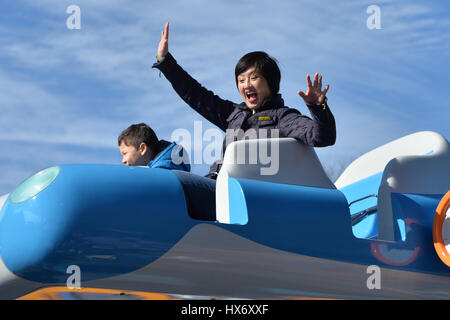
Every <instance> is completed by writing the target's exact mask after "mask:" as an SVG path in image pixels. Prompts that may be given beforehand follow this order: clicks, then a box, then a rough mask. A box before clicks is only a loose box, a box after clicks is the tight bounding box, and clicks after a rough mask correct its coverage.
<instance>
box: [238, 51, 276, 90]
mask: <svg viewBox="0 0 450 320" xmlns="http://www.w3.org/2000/svg"><path fill="white" fill-rule="evenodd" d="M249 68H255V69H256V70H257V71H259V72H261V75H262V76H263V77H264V78H265V79H266V81H267V84H268V85H269V89H270V91H271V93H272V94H273V95H275V94H277V93H278V91H279V90H280V81H281V72H280V68H279V67H278V63H277V61H276V60H275V58H272V57H271V56H269V55H268V54H267V53H265V52H264V51H253V52H249V53H247V54H246V55H244V56H243V57H242V58H241V59H239V61H238V62H237V64H236V68H235V69H234V74H235V77H236V79H235V80H236V86H237V85H238V76H239V75H240V74H241V73H243V72H245V71H246V70H248V69H249Z"/></svg>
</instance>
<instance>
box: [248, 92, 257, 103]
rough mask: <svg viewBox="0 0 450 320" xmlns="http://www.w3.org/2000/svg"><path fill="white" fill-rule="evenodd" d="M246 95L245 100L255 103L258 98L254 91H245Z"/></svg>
mask: <svg viewBox="0 0 450 320" xmlns="http://www.w3.org/2000/svg"><path fill="white" fill-rule="evenodd" d="M246 96H247V101H248V102H250V103H255V102H256V100H257V98H258V95H257V94H256V92H247V93H246Z"/></svg>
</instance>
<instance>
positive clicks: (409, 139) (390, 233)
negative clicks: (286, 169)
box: [335, 131, 450, 241]
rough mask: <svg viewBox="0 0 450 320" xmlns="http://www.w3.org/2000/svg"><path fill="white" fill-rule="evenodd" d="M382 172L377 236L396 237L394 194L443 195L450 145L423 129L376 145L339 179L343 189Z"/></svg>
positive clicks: (449, 173) (448, 185) (449, 178)
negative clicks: (393, 209) (392, 200)
mask: <svg viewBox="0 0 450 320" xmlns="http://www.w3.org/2000/svg"><path fill="white" fill-rule="evenodd" d="M379 172H383V175H382V178H381V183H380V186H379V189H378V238H379V239H383V240H392V241H393V240H394V217H393V214H392V203H391V193H393V192H394V193H416V194H444V193H445V192H447V190H449V189H450V146H449V143H448V141H447V140H446V139H445V138H444V137H443V136H442V135H440V134H438V133H436V132H432V131H421V132H417V133H413V134H410V135H408V136H405V137H402V138H400V139H397V140H394V141H392V142H390V143H387V144H385V145H383V146H381V147H379V148H376V149H374V150H372V151H370V152H368V153H366V154H364V155H362V156H361V157H359V158H358V159H356V160H355V161H353V162H352V163H351V164H350V165H349V166H348V167H347V169H346V170H345V171H344V172H343V173H342V174H341V176H340V177H339V178H338V179H337V180H336V182H335V184H336V187H337V188H339V189H340V188H342V187H344V186H347V185H349V184H352V183H354V182H357V181H359V180H361V179H364V178H367V177H369V176H372V175H374V174H376V173H379Z"/></svg>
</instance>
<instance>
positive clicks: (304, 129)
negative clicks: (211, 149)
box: [153, 53, 336, 173]
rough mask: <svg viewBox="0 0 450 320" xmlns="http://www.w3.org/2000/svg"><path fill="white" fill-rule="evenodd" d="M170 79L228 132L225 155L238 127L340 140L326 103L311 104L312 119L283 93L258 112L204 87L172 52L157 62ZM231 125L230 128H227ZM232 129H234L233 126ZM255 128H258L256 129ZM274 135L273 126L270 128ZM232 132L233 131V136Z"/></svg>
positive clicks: (306, 139) (319, 141)
mask: <svg viewBox="0 0 450 320" xmlns="http://www.w3.org/2000/svg"><path fill="white" fill-rule="evenodd" d="M153 68H157V69H159V70H160V71H161V72H162V73H163V74H164V76H165V77H166V78H167V79H168V80H169V81H170V83H171V84H172V86H173V88H174V89H175V91H176V92H177V93H178V95H179V96H180V97H181V98H182V99H183V100H184V101H185V102H186V103H187V104H188V105H189V106H191V107H192V108H193V109H194V110H196V111H197V112H198V113H200V114H201V115H202V116H203V117H205V118H206V119H207V120H209V121H210V122H212V123H213V124H215V125H216V126H218V127H219V128H220V129H222V130H223V131H225V132H226V137H225V139H224V142H223V147H222V156H223V154H224V153H225V149H226V147H227V145H228V144H229V143H231V142H232V141H234V140H236V137H238V139H239V138H242V137H243V136H242V135H237V134H236V130H239V129H241V130H243V132H244V135H245V132H248V131H249V130H250V129H255V130H256V132H259V130H258V129H278V130H279V137H291V138H295V139H297V140H299V141H301V142H303V143H304V144H306V145H309V146H313V147H325V146H329V145H333V144H334V143H335V141H336V124H335V120H334V117H333V114H332V113H331V111H330V110H329V108H328V106H327V105H326V104H324V105H307V107H308V109H309V110H310V113H311V115H312V119H311V118H309V117H307V116H305V115H302V114H301V113H300V112H299V111H298V110H297V109H293V108H289V107H286V106H285V105H284V101H283V99H282V98H281V95H280V94H276V95H274V96H272V97H271V98H270V99H268V100H266V101H265V102H264V103H263V104H262V105H261V107H260V108H259V109H258V110H256V112H255V113H253V112H252V110H250V109H249V108H248V107H247V106H246V105H245V103H241V104H236V103H233V102H231V101H229V100H224V99H222V98H220V97H218V96H217V95H215V94H214V92H212V91H210V90H207V89H206V88H204V87H202V86H201V85H200V83H198V82H197V81H196V80H195V79H194V78H192V77H191V76H190V75H189V74H188V73H187V72H186V71H184V70H183V68H181V66H180V65H178V63H177V62H176V61H175V59H174V58H173V56H172V55H171V54H170V53H168V54H167V55H166V56H165V57H164V59H163V60H162V61H161V62H159V63H155V64H154V65H153ZM227 129H228V130H227ZM230 129H231V130H230ZM253 132H254V130H253ZM267 132H268V135H267V137H270V130H267ZM230 135H232V136H231V137H230ZM220 167H221V161H220V160H219V161H216V162H215V163H214V164H213V165H212V166H211V168H210V172H211V173H212V172H217V173H218V172H219V170H220Z"/></svg>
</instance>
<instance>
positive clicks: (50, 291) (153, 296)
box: [17, 287, 180, 300]
mask: <svg viewBox="0 0 450 320" xmlns="http://www.w3.org/2000/svg"><path fill="white" fill-rule="evenodd" d="M67 292H69V293H74V294H79V293H88V294H93V295H92V296H91V297H90V298H89V299H88V300H91V299H96V297H95V294H97V295H98V299H101V300H107V299H108V295H111V296H110V298H113V297H112V296H113V295H115V296H116V298H119V299H120V298H123V299H130V298H131V299H136V300H180V299H176V298H173V297H171V296H169V295H167V294H163V293H153V292H143V291H128V290H113V289H98V288H81V289H70V288H68V287H47V288H43V289H38V290H36V291H34V292H31V293H29V294H27V295H25V296H22V297H20V298H18V299H17V300H65V299H64V297H62V296H61V293H67Z"/></svg>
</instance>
